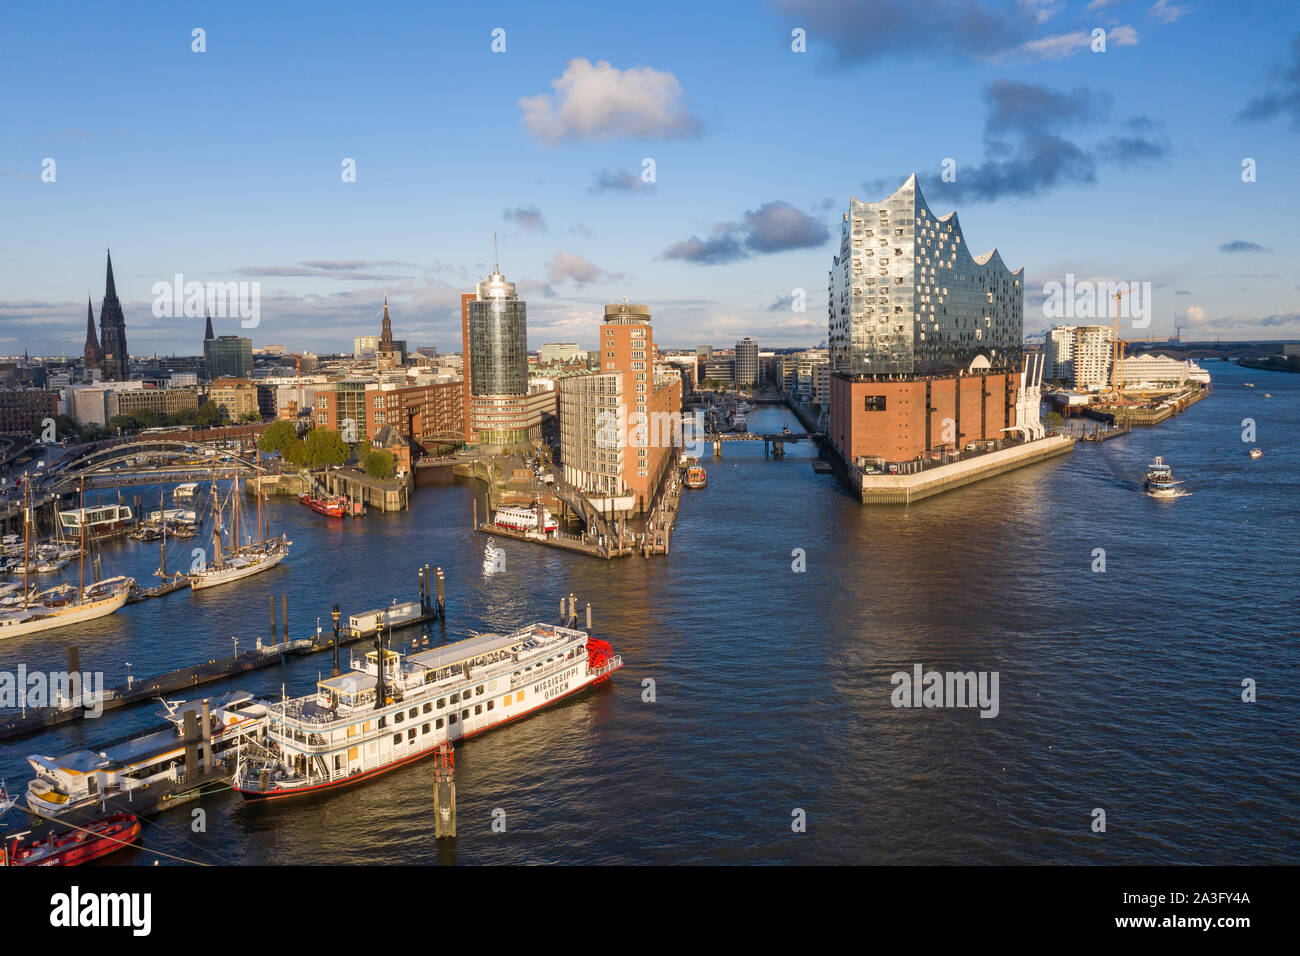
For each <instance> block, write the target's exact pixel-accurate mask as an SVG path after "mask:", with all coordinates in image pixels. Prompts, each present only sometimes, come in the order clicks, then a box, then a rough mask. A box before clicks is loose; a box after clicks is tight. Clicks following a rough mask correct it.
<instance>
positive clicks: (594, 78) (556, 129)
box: [519, 57, 699, 146]
mask: <svg viewBox="0 0 1300 956" xmlns="http://www.w3.org/2000/svg"><path fill="white" fill-rule="evenodd" d="M551 86H552V87H554V88H555V92H554V93H553V94H551V93H543V94H540V95H538V96H524V97H521V98H520V99H519V108H520V109H521V110H523V113H524V117H523V119H524V127H525V128H526V129H527V130H528V132H530V133H531V134H532V135H533V136H535V137H537V138H538V139H539V140H541V141H542V142H543V143H546V144H547V145H550V146H554V145H555V144H557V143H562V142H565V141H586V140H611V139H623V138H633V139H670V138H674V137H683V136H694V135H695V134H696V133H698V132H699V123H698V121H696V119H695V118H694V117H693V116H691V115H690V113H689V112H687V110H686V107H685V106H684V104H683V103H682V98H683V93H682V85H681V84H680V83H679V82H677V77H675V76H674V75H673V74H672V73H665V72H661V71H659V70H655V69H651V68H650V67H648V66H637V67H633V68H631V69H628V70H619V69H616V68H615V67H613V66H610V64H609V63H608V62H607V61H605V60H601V61H599V62H598V63H596V64H595V65H594V66H593V65H592V63H591V61H590V60H587V59H584V58H581V57H579V58H577V59H573V60H570V61H569V63H568V65H567V66H566V67H565V69H564V74H563V75H562V76H560V77H559V78H558V79H555V80H552V81H551Z"/></svg>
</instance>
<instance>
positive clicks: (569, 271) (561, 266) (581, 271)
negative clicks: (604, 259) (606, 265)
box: [546, 252, 619, 285]
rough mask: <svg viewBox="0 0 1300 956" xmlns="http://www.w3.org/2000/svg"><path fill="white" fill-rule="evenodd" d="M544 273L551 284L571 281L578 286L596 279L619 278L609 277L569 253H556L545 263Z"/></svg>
mask: <svg viewBox="0 0 1300 956" xmlns="http://www.w3.org/2000/svg"><path fill="white" fill-rule="evenodd" d="M546 271H547V273H548V274H549V275H550V277H551V281H552V282H563V281H564V280H565V279H572V280H573V281H574V282H576V283H578V285H585V284H586V283H588V282H595V281H596V280H598V279H617V278H619V276H616V275H610V274H609V273H607V272H606V271H605V270H604V269H602V268H600V266H598V265H596V264H595V263H594V262H588V261H587V260H586V259H584V258H583V257H582V256H579V255H574V254H573V253H569V252H557V253H556V254H555V255H554V256H552V257H551V261H550V262H548V263H546Z"/></svg>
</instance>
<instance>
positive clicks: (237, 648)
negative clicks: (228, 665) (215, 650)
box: [230, 634, 239, 657]
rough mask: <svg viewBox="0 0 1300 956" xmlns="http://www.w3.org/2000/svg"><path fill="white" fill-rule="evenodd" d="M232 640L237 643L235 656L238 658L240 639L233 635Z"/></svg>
mask: <svg viewBox="0 0 1300 956" xmlns="http://www.w3.org/2000/svg"><path fill="white" fill-rule="evenodd" d="M230 639H231V640H232V641H234V642H235V656H236V657H238V656H239V638H238V637H237V636H235V635H233V634H232V635H231V637H230Z"/></svg>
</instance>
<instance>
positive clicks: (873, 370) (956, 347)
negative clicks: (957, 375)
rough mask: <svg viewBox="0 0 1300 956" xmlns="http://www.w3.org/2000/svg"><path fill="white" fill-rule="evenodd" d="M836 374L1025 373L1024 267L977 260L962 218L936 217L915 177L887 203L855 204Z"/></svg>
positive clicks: (836, 290)
mask: <svg viewBox="0 0 1300 956" xmlns="http://www.w3.org/2000/svg"><path fill="white" fill-rule="evenodd" d="M828 293H829V304H828V317H827V318H828V342H829V345H830V353H831V364H832V367H833V369H834V370H835V371H837V372H845V373H848V374H851V375H881V374H908V375H910V374H935V373H944V372H951V371H956V370H958V369H968V368H972V367H975V368H980V367H990V368H995V369H1004V368H1013V367H1017V366H1018V365H1019V362H1020V359H1021V353H1022V350H1023V346H1022V342H1023V325H1024V316H1023V313H1024V308H1023V306H1024V269H1020V270H1017V271H1015V272H1012V271H1010V270H1009V269H1008V268H1007V267H1006V265H1005V264H1004V263H1003V262H1002V257H1001V256H1000V255H999V254H998V252H997V250H996V249H994V250H992V251H990V252H987V253H985V254H983V255H979V256H972V255H971V253H970V250H969V249H968V248H967V245H966V241H965V238H964V237H963V236H962V232H961V227H960V226H959V225H958V223H957V214H956V213H955V212H954V213H949V214H948V215H947V216H944V217H942V218H940V217H936V216H935V215H934V213H932V212H931V211H930V208H929V206H928V205H926V202H925V198H924V197H923V196H922V195H921V190H920V188H919V187H918V186H917V184H916V176H915V175H913V176H909V177H908V179H907V181H906V182H905V183H903V185H902V186H901V187H899V189H898V191H897V192H895V193H894V194H893V195H891V196H889V197H887V198H885V199H883V200H881V201H880V202H874V203H871V202H861V201H859V200H858V199H850V201H849V212H848V213H847V214H846V215H845V217H844V225H843V230H842V234H841V237H840V252H839V255H837V256H836V257H835V259H834V261H833V263H832V267H831V272H830V282H829V288H828Z"/></svg>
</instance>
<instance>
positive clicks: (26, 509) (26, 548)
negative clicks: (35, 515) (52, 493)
mask: <svg viewBox="0 0 1300 956" xmlns="http://www.w3.org/2000/svg"><path fill="white" fill-rule="evenodd" d="M31 491H32V488H31V482H29V481H28V480H27V476H26V475H24V476H23V610H24V611H25V610H27V595H28V593H29V592H28V585H27V574H28V571H30V570H31V565H32V558H31V546H30V541H31V526H32V506H31ZM82 517H83V518H84V517H85V516H84V515H83V516H82Z"/></svg>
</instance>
